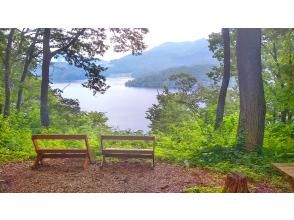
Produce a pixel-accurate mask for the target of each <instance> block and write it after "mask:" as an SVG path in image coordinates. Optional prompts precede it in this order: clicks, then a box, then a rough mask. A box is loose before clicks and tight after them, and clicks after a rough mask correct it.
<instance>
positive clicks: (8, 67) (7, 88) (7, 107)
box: [4, 28, 15, 117]
mask: <svg viewBox="0 0 294 220" xmlns="http://www.w3.org/2000/svg"><path fill="white" fill-rule="evenodd" d="M14 32H15V28H12V29H11V30H10V33H9V35H8V38H7V47H6V52H5V58H4V66H5V79H4V84H5V105H4V117H7V116H9V114H10V74H11V65H10V58H11V50H12V41H13V35H14Z"/></svg>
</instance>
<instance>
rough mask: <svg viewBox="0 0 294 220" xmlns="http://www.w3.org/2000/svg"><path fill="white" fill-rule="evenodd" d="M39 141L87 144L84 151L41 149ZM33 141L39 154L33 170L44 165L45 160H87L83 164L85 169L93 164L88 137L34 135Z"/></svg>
mask: <svg viewBox="0 0 294 220" xmlns="http://www.w3.org/2000/svg"><path fill="white" fill-rule="evenodd" d="M37 140H83V141H84V142H85V148H84V149H61V148H59V149H55V148H54V149H41V148H40V145H39V143H38V141H37ZM32 141H33V144H34V147H35V150H36V153H37V159H36V161H35V163H34V164H33V166H32V169H35V168H37V167H38V166H39V165H42V160H43V159H44V158H85V162H84V164H83V167H84V169H85V168H86V167H87V166H88V163H89V162H92V159H91V155H90V147H89V142H88V138H87V135H73V134H33V135H32Z"/></svg>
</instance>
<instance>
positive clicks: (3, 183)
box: [0, 180, 7, 193]
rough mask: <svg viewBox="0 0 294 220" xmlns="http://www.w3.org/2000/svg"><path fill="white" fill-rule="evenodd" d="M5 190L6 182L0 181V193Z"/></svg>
mask: <svg viewBox="0 0 294 220" xmlns="http://www.w3.org/2000/svg"><path fill="white" fill-rule="evenodd" d="M6 188H7V185H6V181H5V180H0V193H1V192H4V191H5V190H6Z"/></svg>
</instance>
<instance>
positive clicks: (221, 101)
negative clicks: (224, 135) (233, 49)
mask: <svg viewBox="0 0 294 220" xmlns="http://www.w3.org/2000/svg"><path fill="white" fill-rule="evenodd" d="M222 36H223V41H224V75H223V80H222V85H221V89H220V92H219V97H218V103H217V110H216V120H215V125H214V128H215V129H217V128H218V127H219V126H220V125H221V123H222V121H223V117H224V109H225V102H226V95H227V89H228V86H229V82H230V30H229V28H223V29H222Z"/></svg>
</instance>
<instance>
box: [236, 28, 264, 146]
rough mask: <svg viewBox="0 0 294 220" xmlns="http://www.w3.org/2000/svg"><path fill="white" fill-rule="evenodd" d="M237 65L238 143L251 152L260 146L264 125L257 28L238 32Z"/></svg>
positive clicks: (259, 37) (259, 33)
mask: <svg viewBox="0 0 294 220" xmlns="http://www.w3.org/2000/svg"><path fill="white" fill-rule="evenodd" d="M237 65H238V75H239V90H240V115H239V126H238V139H239V143H238V144H239V147H241V148H243V149H246V150H248V151H252V150H256V149H258V147H261V146H262V144H263V136H264V122H265V99H264V90H263V81H262V74H261V30H260V29H254V28H252V29H250V28H244V29H242V28H241V29H237Z"/></svg>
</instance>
